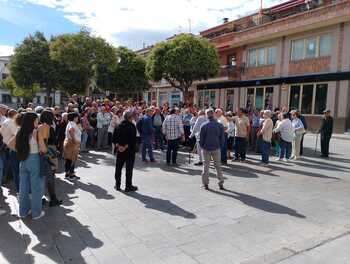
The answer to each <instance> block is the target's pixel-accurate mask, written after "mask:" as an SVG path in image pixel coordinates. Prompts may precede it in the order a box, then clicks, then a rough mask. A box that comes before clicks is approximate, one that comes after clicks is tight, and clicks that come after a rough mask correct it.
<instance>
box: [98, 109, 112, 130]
mask: <svg viewBox="0 0 350 264" xmlns="http://www.w3.org/2000/svg"><path fill="white" fill-rule="evenodd" d="M111 119H112V117H111V114H110V113H107V112H105V113H103V112H98V113H97V128H102V127H104V126H109V123H110V122H111Z"/></svg>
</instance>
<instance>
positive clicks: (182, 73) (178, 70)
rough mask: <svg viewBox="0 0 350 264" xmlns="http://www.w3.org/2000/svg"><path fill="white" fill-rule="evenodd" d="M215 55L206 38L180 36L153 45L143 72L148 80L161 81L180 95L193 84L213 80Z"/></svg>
mask: <svg viewBox="0 0 350 264" xmlns="http://www.w3.org/2000/svg"><path fill="white" fill-rule="evenodd" d="M219 66H220V63H219V56H218V53H217V51H216V49H215V47H214V46H212V45H211V44H210V43H209V42H208V41H207V40H206V39H203V38H199V37H196V36H193V35H191V34H181V35H179V36H177V37H175V38H173V39H171V40H169V41H165V42H161V43H159V44H157V45H156V46H155V48H154V49H153V51H152V52H151V55H150V56H149V57H148V60H147V66H146V72H147V75H148V76H149V77H150V79H152V80H154V81H160V80H162V79H165V80H166V81H168V82H169V83H170V84H171V85H172V86H173V87H176V88H178V89H180V90H181V91H182V92H183V93H184V97H185V100H188V89H189V88H190V87H191V86H192V84H193V82H194V81H201V80H207V79H208V78H211V77H215V76H216V75H217V74H218V71H219Z"/></svg>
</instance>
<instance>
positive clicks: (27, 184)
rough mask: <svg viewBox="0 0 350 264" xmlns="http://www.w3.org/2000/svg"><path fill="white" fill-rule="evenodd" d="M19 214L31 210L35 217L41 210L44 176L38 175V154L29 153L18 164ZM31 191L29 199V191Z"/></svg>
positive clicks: (23, 214) (26, 213)
mask: <svg viewBox="0 0 350 264" xmlns="http://www.w3.org/2000/svg"><path fill="white" fill-rule="evenodd" d="M19 176H20V179H21V180H20V186H19V215H20V216H21V217H25V216H27V215H28V213H29V210H30V209H31V210H32V217H33V218H34V217H37V216H39V215H40V214H41V210H42V200H41V198H42V196H43V193H44V177H43V176H42V175H40V156H39V154H29V156H28V158H27V159H26V160H24V161H21V162H20V165H19ZM30 191H31V195H32V197H31V199H30V198H29V192H30Z"/></svg>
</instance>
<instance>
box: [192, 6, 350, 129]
mask: <svg viewBox="0 0 350 264" xmlns="http://www.w3.org/2000/svg"><path fill="white" fill-rule="evenodd" d="M201 36H202V37H205V38H208V39H209V40H210V42H211V43H213V44H214V45H215V46H216V47H217V49H218V52H219V55H220V60H221V65H222V66H221V70H220V74H219V77H218V78H216V79H211V80H208V81H207V82H201V83H198V84H197V89H196V93H195V101H196V102H197V104H198V105H199V106H205V105H209V104H214V105H216V106H218V107H222V108H224V109H225V110H233V109H235V108H237V107H245V108H248V109H253V108H259V109H271V110H273V109H274V108H276V107H283V106H285V107H287V108H289V109H299V110H300V111H301V113H302V114H303V115H305V116H306V118H307V121H308V123H309V127H310V129H314V130H316V129H318V128H319V126H320V122H321V117H320V116H321V114H322V112H323V110H325V109H326V108H327V109H330V110H331V111H332V114H333V116H334V118H335V131H337V132H344V131H346V130H347V129H349V128H350V81H349V80H350V1H348V0H336V1H334V0H333V1H332V0H312V1H304V0H303V1H299V0H293V1H288V2H286V3H284V4H280V5H278V6H274V7H271V8H269V9H265V10H262V11H261V12H259V13H257V14H253V15H250V16H247V17H244V18H240V19H238V20H235V21H231V22H226V23H224V24H222V25H219V26H217V27H215V28H211V29H208V30H206V31H203V32H201Z"/></svg>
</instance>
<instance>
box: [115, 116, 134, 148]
mask: <svg viewBox="0 0 350 264" xmlns="http://www.w3.org/2000/svg"><path fill="white" fill-rule="evenodd" d="M112 142H113V144H119V145H120V146H125V145H128V148H127V149H126V152H129V153H135V152H136V127H135V125H134V124H133V123H131V122H129V121H128V120H123V121H122V122H121V123H120V125H119V126H118V127H117V128H116V129H115V130H114V133H113V138H112Z"/></svg>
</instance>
